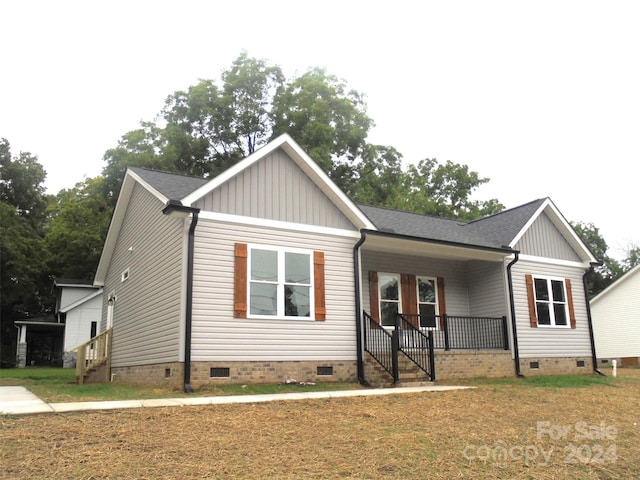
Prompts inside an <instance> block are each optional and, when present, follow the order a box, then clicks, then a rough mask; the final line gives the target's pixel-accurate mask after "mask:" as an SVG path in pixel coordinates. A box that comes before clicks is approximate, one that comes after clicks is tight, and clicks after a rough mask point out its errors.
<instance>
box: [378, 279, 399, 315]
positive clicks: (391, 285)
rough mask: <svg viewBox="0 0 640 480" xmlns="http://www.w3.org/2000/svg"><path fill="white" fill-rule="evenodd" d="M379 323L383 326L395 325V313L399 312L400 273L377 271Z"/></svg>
mask: <svg viewBox="0 0 640 480" xmlns="http://www.w3.org/2000/svg"><path fill="white" fill-rule="evenodd" d="M378 284H379V286H380V323H381V324H382V326H384V327H394V326H395V325H396V315H397V314H398V313H400V311H401V307H400V305H401V304H400V275H397V274H394V273H379V274H378Z"/></svg>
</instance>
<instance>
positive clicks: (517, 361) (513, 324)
mask: <svg viewBox="0 0 640 480" xmlns="http://www.w3.org/2000/svg"><path fill="white" fill-rule="evenodd" d="M518 254H519V252H514V255H515V258H514V259H513V260H512V261H511V262H510V263H509V265H507V284H508V285H509V307H510V309H511V331H512V336H513V361H514V363H515V367H516V377H520V378H523V377H524V375H523V374H522V372H521V371H520V352H519V351H518V328H517V327H516V306H515V303H514V299H513V277H512V275H511V267H513V265H514V264H515V263H516V262H517V261H518V258H519V257H518Z"/></svg>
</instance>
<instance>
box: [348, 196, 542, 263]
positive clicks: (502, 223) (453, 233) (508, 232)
mask: <svg viewBox="0 0 640 480" xmlns="http://www.w3.org/2000/svg"><path fill="white" fill-rule="evenodd" d="M544 201H545V199H540V200H535V201H533V202H530V203H527V204H525V205H521V206H519V207H516V208H512V209H509V210H504V211H502V212H500V213H497V214H495V215H490V216H488V217H483V218H481V219H478V220H474V221H472V222H464V221H461V220H450V219H446V218H441V217H434V216H428V215H420V214H417V213H410V212H403V211H400V210H391V209H388V208H381V207H373V206H370V205H358V207H359V208H360V209H361V210H362V211H363V212H364V213H365V215H367V217H369V219H370V220H371V221H372V222H373V223H374V224H375V226H376V227H377V228H378V230H379V231H380V232H384V233H388V234H390V235H397V236H399V237H412V238H415V239H420V240H426V241H432V242H435V243H445V244H451V245H458V246H461V247H465V246H466V247H467V248H481V249H491V250H503V251H505V252H511V251H513V250H512V249H511V247H509V245H511V243H512V241H513V239H514V238H515V237H516V236H517V235H518V233H519V232H520V231H521V230H522V228H523V227H524V225H526V223H527V222H528V221H529V220H530V219H531V217H532V216H533V215H534V214H535V212H536V211H537V210H538V208H539V207H540V205H541V204H542V203H543V202H544Z"/></svg>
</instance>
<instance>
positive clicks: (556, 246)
mask: <svg viewBox="0 0 640 480" xmlns="http://www.w3.org/2000/svg"><path fill="white" fill-rule="evenodd" d="M515 249H516V250H519V251H520V252H522V253H526V254H527V255H534V256H536V257H547V258H557V259H559V260H568V261H571V262H579V261H580V257H579V256H578V254H577V253H576V252H575V250H573V248H572V247H571V245H569V243H568V242H567V241H566V240H565V238H564V237H563V236H562V234H561V233H560V231H559V230H558V228H557V227H556V226H555V225H554V224H553V222H552V221H551V220H550V219H549V217H548V216H547V215H546V214H544V213H543V214H541V215H540V216H539V217H538V218H537V219H536V220H535V222H533V224H532V225H531V226H530V227H529V228H528V229H527V231H526V233H525V234H524V235H523V236H522V238H521V239H520V240H519V241H518V243H517V244H516V246H515Z"/></svg>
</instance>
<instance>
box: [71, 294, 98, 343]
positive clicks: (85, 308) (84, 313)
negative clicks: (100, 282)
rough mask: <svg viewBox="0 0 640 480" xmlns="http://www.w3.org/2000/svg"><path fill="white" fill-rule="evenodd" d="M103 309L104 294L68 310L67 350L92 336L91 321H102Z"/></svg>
mask: <svg viewBox="0 0 640 480" xmlns="http://www.w3.org/2000/svg"><path fill="white" fill-rule="evenodd" d="M85 293H86V291H85ZM101 311H102V295H98V296H97V297H94V298H92V299H91V300H87V301H86V302H84V303H83V304H81V305H78V306H77V307H75V308H73V309H71V310H69V311H68V312H67V315H66V318H65V327H64V351H65V352H69V351H71V350H73V349H74V348H76V347H77V346H78V345H80V344H81V343H84V342H87V341H88V340H89V339H90V338H91V322H92V321H94V322H98V321H100V316H101Z"/></svg>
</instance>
